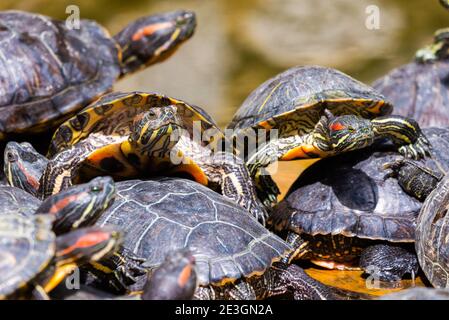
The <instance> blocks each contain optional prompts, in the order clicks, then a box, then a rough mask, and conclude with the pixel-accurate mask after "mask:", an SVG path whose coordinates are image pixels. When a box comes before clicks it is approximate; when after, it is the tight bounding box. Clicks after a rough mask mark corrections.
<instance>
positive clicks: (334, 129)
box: [331, 122, 346, 131]
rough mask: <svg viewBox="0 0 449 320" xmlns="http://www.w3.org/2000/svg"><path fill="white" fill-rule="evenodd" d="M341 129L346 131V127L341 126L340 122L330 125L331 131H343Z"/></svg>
mask: <svg viewBox="0 0 449 320" xmlns="http://www.w3.org/2000/svg"><path fill="white" fill-rule="evenodd" d="M343 129H346V127H345V126H344V125H342V124H341V123H340V122H336V123H334V124H332V125H331V130H333V131H339V130H343Z"/></svg>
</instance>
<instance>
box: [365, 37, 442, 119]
mask: <svg viewBox="0 0 449 320" xmlns="http://www.w3.org/2000/svg"><path fill="white" fill-rule="evenodd" d="M448 77H449V29H443V30H438V31H437V32H436V34H435V40H434V44H433V45H432V46H429V47H427V48H425V49H422V50H420V51H418V53H417V57H416V59H415V61H414V62H412V63H409V64H407V65H405V66H402V67H399V68H397V69H394V70H393V71H391V72H390V73H388V74H387V75H385V76H383V77H382V78H380V79H378V80H376V81H375V82H374V83H373V87H374V88H375V89H376V90H377V91H379V92H380V93H382V94H383V95H385V97H387V99H389V100H390V101H391V102H392V103H393V105H394V108H395V112H396V113H397V114H399V115H402V116H406V117H413V118H414V119H415V120H416V121H417V122H418V123H419V124H420V125H421V127H445V126H448V125H449V89H448V81H447V79H448Z"/></svg>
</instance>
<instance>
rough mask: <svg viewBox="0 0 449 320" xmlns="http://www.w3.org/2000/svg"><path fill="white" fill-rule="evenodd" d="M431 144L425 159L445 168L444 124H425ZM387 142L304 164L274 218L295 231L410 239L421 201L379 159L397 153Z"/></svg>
mask: <svg viewBox="0 0 449 320" xmlns="http://www.w3.org/2000/svg"><path fill="white" fill-rule="evenodd" d="M424 133H425V134H426V136H427V138H428V139H429V141H430V143H431V144H432V146H433V149H434V159H427V160H426V161H425V164H426V165H427V166H429V167H431V168H433V169H436V168H437V163H436V161H438V165H439V166H440V167H442V168H445V170H447V169H448V168H449V153H448V152H447V150H449V130H447V129H439V128H428V129H424ZM400 158H401V157H400V155H399V154H398V153H397V152H395V148H394V146H392V145H390V144H375V145H373V146H372V147H370V148H367V149H363V150H359V151H354V152H350V153H346V154H342V155H338V156H336V157H333V158H329V159H323V160H320V161H319V162H318V163H316V164H314V165H312V166H311V167H309V168H308V169H307V170H306V171H304V173H303V174H302V175H301V176H300V177H299V178H298V180H297V181H296V182H295V183H294V184H293V185H292V187H291V188H290V190H289V191H288V193H287V196H286V197H285V199H284V200H283V201H282V202H281V203H280V204H278V205H277V206H276V208H275V209H274V213H273V216H274V217H275V218H276V220H277V222H281V224H283V225H285V227H286V228H287V229H290V230H292V231H294V232H297V233H301V232H304V233H306V234H310V235H312V236H315V235H318V234H321V235H329V234H333V235H336V234H341V235H344V236H347V237H358V238H362V239H371V240H386V241H391V242H413V241H414V240H415V229H416V219H417V217H418V214H419V211H420V209H421V206H422V203H421V202H420V201H418V200H416V199H415V198H414V197H411V196H409V195H407V194H406V193H405V192H404V191H403V190H402V188H401V187H400V186H399V184H398V183H397V180H396V178H393V177H389V178H387V177H386V175H387V174H388V171H386V170H384V169H383V165H384V164H386V163H389V162H392V161H394V160H396V159H400Z"/></svg>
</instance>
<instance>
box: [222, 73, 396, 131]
mask: <svg viewBox="0 0 449 320" xmlns="http://www.w3.org/2000/svg"><path fill="white" fill-rule="evenodd" d="M384 100H385V99H384V97H383V96H382V95H381V94H379V93H377V92H376V91H374V89H372V88H371V87H369V86H367V85H365V84H363V83H361V82H359V81H357V80H355V79H353V78H351V77H350V76H348V75H346V74H344V73H342V72H340V71H337V70H334V69H331V68H325V67H319V66H305V67H302V66H299V67H294V68H291V69H288V70H287V71H285V72H283V73H281V74H279V75H277V76H276V77H274V78H272V79H270V80H268V81H266V82H265V83H263V84H262V85H260V86H259V87H258V88H257V89H255V90H254V91H253V92H252V93H251V94H250V95H249V96H248V97H247V98H246V100H245V101H244V102H243V104H242V105H241V107H240V108H239V109H238V110H237V112H236V114H235V115H234V118H233V119H232V122H231V123H230V124H229V126H228V127H229V128H231V129H236V130H242V129H245V128H249V127H257V126H258V125H259V124H260V123H262V122H264V121H268V120H270V119H274V120H276V118H280V117H285V118H286V119H289V118H291V117H292V113H297V114H300V115H301V116H302V117H303V120H302V121H299V122H298V123H296V124H294V125H297V126H298V127H299V128H301V129H303V130H305V131H307V130H306V129H308V131H311V130H312V129H313V127H314V125H315V124H316V123H317V122H318V120H319V118H320V116H321V115H322V113H323V110H324V108H328V109H330V111H332V112H333V113H334V114H336V115H340V114H354V113H355V114H360V115H362V116H364V117H367V118H374V117H375V116H377V115H385V114H389V113H391V111H392V105H391V104H389V103H388V102H385V101H384Z"/></svg>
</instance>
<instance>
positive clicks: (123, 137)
mask: <svg viewBox="0 0 449 320" xmlns="http://www.w3.org/2000/svg"><path fill="white" fill-rule="evenodd" d="M224 141H225V140H224V135H223V133H222V132H221V131H220V129H219V128H218V127H217V125H216V124H215V122H214V121H213V120H212V119H211V118H210V116H209V115H208V114H207V113H206V112H205V111H204V110H202V109H201V108H199V107H197V106H193V105H190V104H187V103H186V102H183V101H181V100H177V99H174V98H169V97H167V96H164V95H161V94H157V93H144V92H131V93H113V94H109V95H106V96H103V97H102V98H101V99H99V100H98V101H96V102H95V103H93V104H92V105H90V106H88V107H87V108H85V109H84V110H83V111H82V112H80V113H78V114H77V115H76V116H74V117H73V118H71V119H69V120H67V121H66V122H65V123H64V124H62V125H61V126H60V127H59V128H58V130H57V131H56V133H55V135H54V137H53V140H52V143H51V148H50V151H49V154H48V155H49V156H50V157H51V159H50V161H49V163H48V165H47V167H46V169H45V171H44V173H43V174H42V177H41V179H40V183H39V191H40V192H39V194H40V195H41V196H42V197H46V196H49V195H51V194H54V193H57V192H59V191H60V190H61V189H63V188H65V187H67V186H69V185H71V184H72V183H73V182H74V181H76V179H77V177H79V176H83V175H84V176H86V175H87V176H95V175H112V176H114V177H116V178H117V179H123V178H130V177H131V178H132V177H137V176H142V175H147V176H152V175H161V174H168V173H173V174H188V175H189V176H191V177H192V178H193V179H194V180H196V181H198V182H199V183H201V184H203V185H206V186H208V187H210V188H212V189H214V190H217V191H220V192H221V193H222V194H223V195H225V196H226V197H228V198H230V199H232V200H233V201H235V202H236V203H238V204H240V205H242V206H243V207H244V208H246V209H247V210H248V211H249V212H250V213H251V214H253V215H254V216H255V217H256V218H258V219H259V220H261V221H262V222H264V219H265V217H266V212H265V209H264V207H263V205H262V204H261V203H260V202H259V200H258V199H257V196H256V192H255V188H254V185H253V182H252V180H251V178H250V176H249V173H248V171H247V168H246V166H245V164H244V162H243V160H241V159H240V158H239V157H237V156H234V155H233V153H232V152H222V151H221V150H222V149H220V148H222V147H221V146H222V144H223V142H224ZM92 171H94V172H95V173H92ZM82 172H84V174H82ZM85 172H89V173H87V174H86V173H85Z"/></svg>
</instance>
